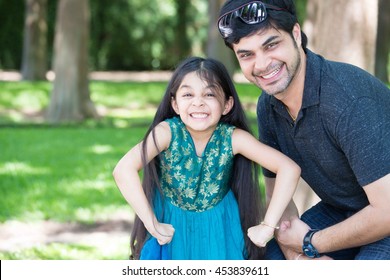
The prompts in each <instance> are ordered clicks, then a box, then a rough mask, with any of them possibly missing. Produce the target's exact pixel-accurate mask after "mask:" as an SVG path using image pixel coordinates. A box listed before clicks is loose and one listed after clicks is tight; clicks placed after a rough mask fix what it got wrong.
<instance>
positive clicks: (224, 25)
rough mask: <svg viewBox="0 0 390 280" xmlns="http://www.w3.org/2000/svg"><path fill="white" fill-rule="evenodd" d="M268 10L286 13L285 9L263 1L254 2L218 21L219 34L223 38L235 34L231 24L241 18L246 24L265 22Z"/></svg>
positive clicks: (224, 15) (223, 16)
mask: <svg viewBox="0 0 390 280" xmlns="http://www.w3.org/2000/svg"><path fill="white" fill-rule="evenodd" d="M267 9H271V10H277V11H285V9H283V8H279V7H276V6H273V5H269V4H266V3H263V2H261V1H252V2H249V3H246V4H244V5H241V6H240V7H238V8H236V9H234V10H232V11H230V12H227V13H225V14H223V15H222V16H220V17H219V19H218V30H219V33H221V35H222V37H223V38H226V37H228V36H229V35H230V34H231V33H232V32H233V31H232V29H231V23H232V21H233V19H235V18H240V19H241V20H242V21H243V22H244V23H246V24H256V23H260V22H263V21H264V20H265V19H266V18H267Z"/></svg>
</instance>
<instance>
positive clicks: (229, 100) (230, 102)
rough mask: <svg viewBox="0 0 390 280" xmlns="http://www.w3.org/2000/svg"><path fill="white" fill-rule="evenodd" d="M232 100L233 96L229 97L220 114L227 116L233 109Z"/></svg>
mask: <svg viewBox="0 0 390 280" xmlns="http://www.w3.org/2000/svg"><path fill="white" fill-rule="evenodd" d="M233 105H234V100H233V96H230V97H229V99H228V100H227V101H226V102H225V109H224V110H223V112H222V115H227V114H228V113H229V112H230V110H231V109H232V108H233Z"/></svg>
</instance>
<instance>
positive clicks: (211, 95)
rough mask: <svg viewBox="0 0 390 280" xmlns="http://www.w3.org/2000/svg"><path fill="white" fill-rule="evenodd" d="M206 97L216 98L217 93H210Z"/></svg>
mask: <svg viewBox="0 0 390 280" xmlns="http://www.w3.org/2000/svg"><path fill="white" fill-rule="evenodd" d="M206 96H207V97H214V96H215V93H214V92H208V93H206Z"/></svg>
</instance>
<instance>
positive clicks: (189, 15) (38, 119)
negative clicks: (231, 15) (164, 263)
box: [0, 0, 390, 259]
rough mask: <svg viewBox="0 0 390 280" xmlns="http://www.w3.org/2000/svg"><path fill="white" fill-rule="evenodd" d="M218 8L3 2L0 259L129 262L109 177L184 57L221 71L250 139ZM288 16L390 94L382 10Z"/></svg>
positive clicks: (361, 2)
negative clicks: (217, 65)
mask: <svg viewBox="0 0 390 280" xmlns="http://www.w3.org/2000/svg"><path fill="white" fill-rule="evenodd" d="M223 2H224V1H223V0H190V1H183V0H165V1H159V0H150V1H141V0H115V1H110V0H90V1H88V0H13V1H7V0H0V18H1V25H0V259H127V258H128V256H129V253H130V252H129V245H128V244H129V236H130V231H131V227H132V219H133V215H134V214H133V212H132V210H131V208H130V207H129V206H128V205H127V204H126V202H125V201H124V199H123V198H122V196H121V195H120V193H119V191H118V189H117V188H116V186H115V183H114V181H113V179H112V176H111V172H112V169H113V167H114V166H115V164H116V162H117V161H118V160H119V159H120V157H121V156H122V155H123V154H124V153H125V152H126V151H127V150H128V149H129V148H130V147H131V146H133V145H134V144H135V143H137V142H138V141H140V140H141V139H142V137H143V135H144V133H145V132H146V129H147V128H148V126H149V124H150V123H151V120H152V117H153V115H154V113H155V109H156V106H157V105H158V104H159V101H160V99H161V97H162V95H163V93H164V91H165V87H166V85H167V80H168V79H169V77H170V73H171V71H172V69H174V67H175V65H177V63H178V62H179V61H180V60H182V59H183V58H185V57H187V56H189V55H198V56H210V57H214V58H216V59H219V60H221V61H222V62H224V64H225V65H226V66H227V67H228V68H229V71H230V73H231V74H232V76H233V77H234V80H235V84H236V86H237V90H238V92H239V95H240V98H241V99H242V102H243V103H244V106H245V108H246V112H247V114H248V117H249V119H250V121H251V124H252V126H253V130H254V132H255V133H256V116H255V108H256V100H257V98H258V96H259V94H261V92H260V91H259V90H258V89H257V88H256V87H254V86H252V85H250V84H248V83H247V82H246V81H245V79H243V77H242V75H241V74H240V72H239V67H238V65H237V63H236V60H235V58H234V56H233V53H232V52H231V51H230V50H229V49H228V48H226V47H225V46H224V44H223V42H222V40H221V39H220V37H219V34H218V31H217V29H216V18H217V15H218V10H219V8H220V7H221V5H222V4H223ZM295 3H296V6H297V10H298V16H299V21H300V23H301V25H302V26H303V29H304V31H305V32H306V33H307V35H308V37H309V48H310V49H312V50H314V51H316V52H318V53H320V54H322V55H324V56H325V57H327V58H330V59H333V60H338V61H345V62H349V63H352V64H355V65H357V66H359V67H362V68H364V69H366V70H367V71H369V72H370V73H372V74H373V75H375V76H377V77H378V78H379V79H381V80H382V81H383V82H384V83H386V84H389V67H390V66H389V56H390V52H389V48H390V38H389V35H390V30H389V29H390V22H389V20H390V1H388V0H328V1H321V0H296V1H295ZM389 109H390V108H389ZM297 194H299V195H301V197H297V200H299V201H300V206H301V210H303V209H305V208H307V207H308V206H310V204H311V203H313V201H315V199H316V198H315V197H313V194H311V193H309V192H307V189H305V188H304V182H303V184H302V186H300V190H298V192H297Z"/></svg>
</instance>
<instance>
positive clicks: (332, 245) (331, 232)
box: [278, 174, 390, 253]
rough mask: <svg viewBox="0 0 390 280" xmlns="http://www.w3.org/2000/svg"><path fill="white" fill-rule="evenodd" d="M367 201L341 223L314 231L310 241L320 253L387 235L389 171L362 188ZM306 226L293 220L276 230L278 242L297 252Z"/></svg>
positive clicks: (360, 243)
mask: <svg viewBox="0 0 390 280" xmlns="http://www.w3.org/2000/svg"><path fill="white" fill-rule="evenodd" d="M364 191H365V192H366V194H367V197H368V200H369V202H370V204H369V205H368V206H366V207H365V208H363V209H362V210H360V211H359V212H357V213H356V214H355V215H353V216H351V217H350V218H348V219H346V220H344V221H343V222H341V223H338V224H336V225H333V226H331V227H329V228H326V229H323V230H320V231H318V232H316V233H315V234H314V236H313V238H312V244H313V245H314V247H315V248H316V249H317V250H318V252H319V253H326V252H332V251H337V250H341V249H346V248H352V247H357V246H361V245H365V244H369V243H372V242H375V241H377V240H380V239H382V238H384V237H386V236H389V235H390V203H389V201H390V174H388V175H386V176H384V177H382V178H381V179H378V180H376V181H374V182H373V183H371V184H369V185H367V186H365V187H364ZM307 231H308V225H306V224H305V223H304V222H302V221H300V220H298V219H293V220H292V221H291V224H290V226H289V227H288V228H286V229H285V230H283V231H282V230H280V231H279V233H278V242H279V244H283V246H285V247H287V248H289V249H291V250H295V251H298V252H300V251H301V250H302V249H301V246H302V240H303V237H304V235H305V234H306V233H307Z"/></svg>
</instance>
